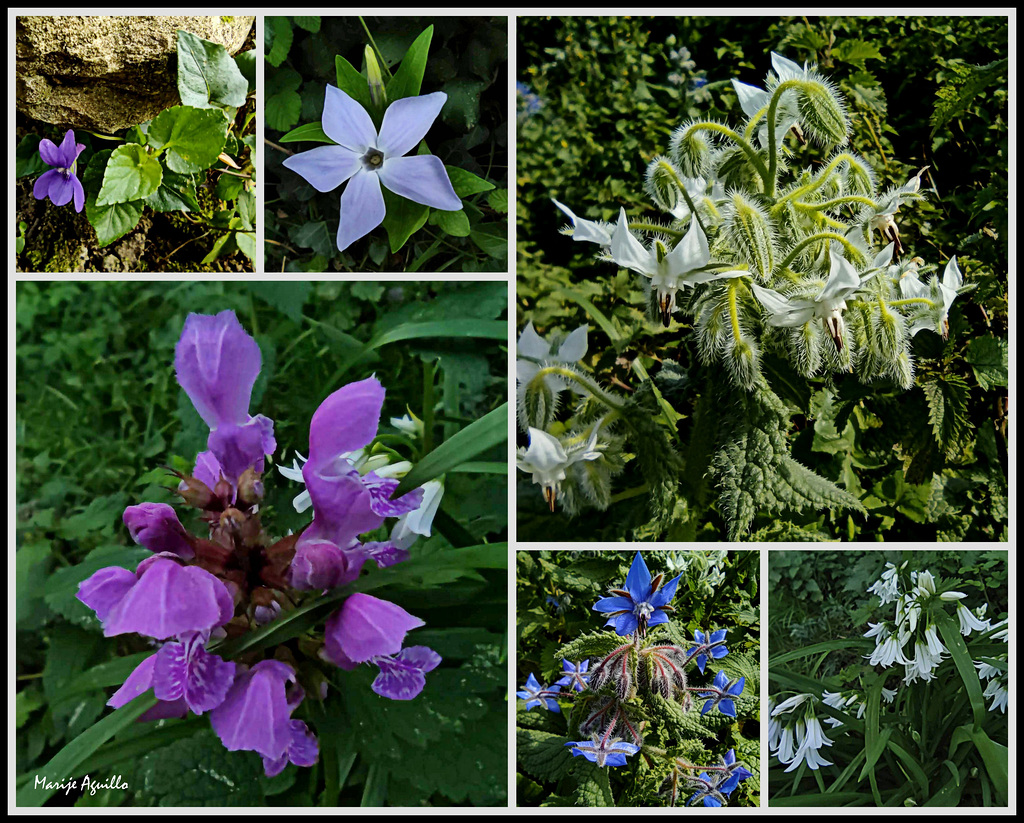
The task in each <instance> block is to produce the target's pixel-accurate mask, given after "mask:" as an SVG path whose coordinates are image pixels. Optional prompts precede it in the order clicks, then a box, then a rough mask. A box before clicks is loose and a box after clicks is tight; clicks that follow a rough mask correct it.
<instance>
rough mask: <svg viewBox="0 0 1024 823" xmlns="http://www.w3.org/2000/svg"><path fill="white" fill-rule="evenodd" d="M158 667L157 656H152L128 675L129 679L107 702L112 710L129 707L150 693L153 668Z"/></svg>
mask: <svg viewBox="0 0 1024 823" xmlns="http://www.w3.org/2000/svg"><path fill="white" fill-rule="evenodd" d="M155 665H156V655H155V654H151V655H150V656H149V657H147V658H146V659H145V660H143V661H142V662H141V663H139V665H138V666H136V667H135V670H134V671H133V672H132V673H131V674H130V675H128V679H127V680H125V681H124V685H122V686H121V688H120V689H118V690H117V691H116V692H114V694H113V695H111V697H110V700H108V701H107V705H108V706H110V707H111V708H112V709H120V708H121V707H122V706H124V705H127V704H128V703H130V702H131V701H132V700H134V699H135V698H136V697H138V696H139V695H140V694H144V693H145V692H148V691H149V690H150V689H151V688H152V686H153V667H154V666H155Z"/></svg>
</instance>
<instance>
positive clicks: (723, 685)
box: [700, 672, 746, 717]
mask: <svg viewBox="0 0 1024 823" xmlns="http://www.w3.org/2000/svg"><path fill="white" fill-rule="evenodd" d="M745 682H746V678H743V677H741V678H739V679H738V680H730V679H729V676H728V675H727V674H726V673H725V672H718V674H716V675H715V680H714V689H711V690H709V691H706V692H703V691H702V692H700V697H701V699H706V701H707V702H706V703H704V707H703V708H702V709H701V710H700V713H701V716H703V715H705V714H707V713H708V712H709V711H711V710H712V709H713V708H715V707H716V706H717V707H718V710H719V711H720V712H721V713H722V714H727V715H729V717H735V716H736V703H735V700H734V698H737V697H739V696H740V695H741V694H742V693H743V684H744V683H745Z"/></svg>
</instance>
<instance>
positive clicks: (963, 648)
mask: <svg viewBox="0 0 1024 823" xmlns="http://www.w3.org/2000/svg"><path fill="white" fill-rule="evenodd" d="M935 622H936V624H937V625H938V627H939V634H940V635H942V640H943V642H944V643H945V644H946V648H947V649H948V650H949V654H950V656H951V657H952V658H953V663H954V664H955V665H956V670H957V672H959V674H960V679H961V680H963V683H964V690H965V691H966V692H967V699H968V700H969V701H970V703H971V711H972V713H973V715H974V728H975V729H980V728H981V727H982V726H983V725H984V723H985V698H984V696H983V695H982V691H983V690H982V688H981V680H980V679H979V678H978V672H977V670H976V669H975V668H974V662H973V658H972V657H971V653H970V652H969V651H968V650H967V645H966V644H965V643H964V639H963V637H962V636H961V635H960V629H959V627H958V626H957V624H956V623H954V622H953V620H952V619H951V618H950V617H949V615H948V614H946V613H945V612H938V613H937V614H936V615H935Z"/></svg>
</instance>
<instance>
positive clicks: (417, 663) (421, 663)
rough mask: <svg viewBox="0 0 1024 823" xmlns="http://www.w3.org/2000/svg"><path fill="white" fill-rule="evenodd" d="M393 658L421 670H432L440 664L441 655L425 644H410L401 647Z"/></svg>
mask: <svg viewBox="0 0 1024 823" xmlns="http://www.w3.org/2000/svg"><path fill="white" fill-rule="evenodd" d="M395 659H396V660H400V661H401V662H402V663H405V664H406V665H408V666H413V667H415V668H417V669H419V670H420V671H421V672H432V671H433V670H434V669H436V668H437V667H438V666H440V665H441V655H439V654H438V653H437V652H435V651H434V650H433V649H431V648H428V647H427V646H410V647H409V648H407V649H402V651H400V652H399V653H398V657H396V658H395Z"/></svg>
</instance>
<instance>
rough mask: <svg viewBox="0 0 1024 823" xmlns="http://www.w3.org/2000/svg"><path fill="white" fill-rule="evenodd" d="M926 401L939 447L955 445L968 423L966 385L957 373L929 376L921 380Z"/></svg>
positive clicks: (947, 448)
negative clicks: (943, 376)
mask: <svg viewBox="0 0 1024 823" xmlns="http://www.w3.org/2000/svg"><path fill="white" fill-rule="evenodd" d="M921 389H922V390H923V391H924V394H925V398H926V399H927V401H928V422H929V423H930V424H931V427H932V435H933V436H934V437H935V442H936V443H937V444H938V445H939V447H940V448H943V449H945V450H946V451H947V452H948V451H949V450H951V449H954V448H956V447H957V445H958V444H959V443H960V440H961V438H962V437H963V435H964V433H965V432H966V431H967V427H968V426H969V425H970V419H969V416H968V408H967V402H968V400H969V399H970V388H969V387H968V385H967V384H966V383H965V382H964V381H963V380H961V379H960V378H958V377H948V378H944V379H936V380H930V381H928V382H927V383H923V384H921Z"/></svg>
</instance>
